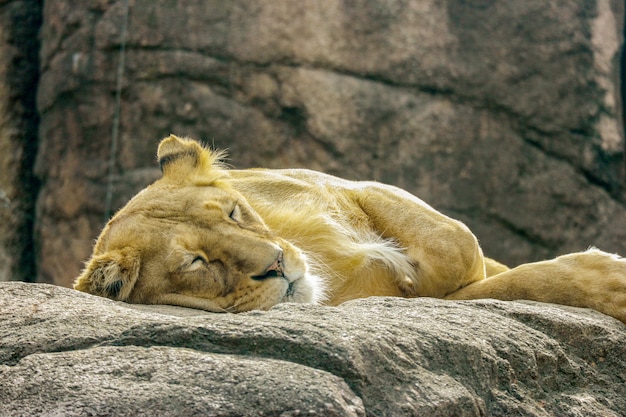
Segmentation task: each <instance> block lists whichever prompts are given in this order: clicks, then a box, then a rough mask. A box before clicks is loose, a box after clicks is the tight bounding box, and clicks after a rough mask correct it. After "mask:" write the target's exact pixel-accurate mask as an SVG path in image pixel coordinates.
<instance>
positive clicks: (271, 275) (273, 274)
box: [252, 269, 285, 281]
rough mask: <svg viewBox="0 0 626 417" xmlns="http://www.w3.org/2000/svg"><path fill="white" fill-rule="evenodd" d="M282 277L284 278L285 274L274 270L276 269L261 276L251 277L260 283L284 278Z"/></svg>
mask: <svg viewBox="0 0 626 417" xmlns="http://www.w3.org/2000/svg"><path fill="white" fill-rule="evenodd" d="M284 277H285V274H283V271H281V270H276V269H271V270H269V271H267V272H266V273H265V274H263V275H255V276H253V277H252V279H256V280H258V281H261V280H264V279H269V278H284Z"/></svg>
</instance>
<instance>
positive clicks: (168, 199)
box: [74, 135, 626, 322]
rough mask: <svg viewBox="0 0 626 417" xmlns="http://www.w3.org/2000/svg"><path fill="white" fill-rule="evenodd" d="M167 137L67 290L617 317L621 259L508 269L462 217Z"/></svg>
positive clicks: (623, 298)
mask: <svg viewBox="0 0 626 417" xmlns="http://www.w3.org/2000/svg"><path fill="white" fill-rule="evenodd" d="M221 156H222V155H221V154H219V153H216V152H214V151H211V150H209V149H206V148H203V147H202V146H200V145H199V144H198V143H197V142H195V141H193V140H190V139H181V138H178V137H176V136H173V135H172V136H170V137H168V138H166V139H164V140H163V141H162V142H161V144H160V146H159V150H158V157H159V162H160V163H161V167H162V170H163V177H162V178H161V179H160V180H158V181H156V182H155V183H154V184H152V185H150V186H149V187H147V188H146V189H145V190H143V191H142V192H140V193H139V194H137V195H136V196H135V197H134V198H133V199H132V200H131V201H130V202H129V203H128V204H127V205H126V206H125V207H124V208H122V209H121V210H120V211H119V212H118V213H117V214H116V215H115V216H114V217H113V218H112V219H111V221H109V223H108V224H107V225H106V226H105V228H104V230H103V231H102V233H101V234H100V237H99V238H98V241H97V243H96V246H95V248H94V253H93V255H92V257H91V259H90V260H89V261H88V262H87V264H86V268H85V270H84V271H83V272H82V274H81V275H80V276H79V277H78V278H77V280H76V283H75V285H74V287H75V288H76V289H78V290H81V291H86V292H89V293H92V294H96V295H100V296H104V297H109V298H113V299H116V300H123V301H128V302H132V303H150V304H174V305H181V306H186V307H193V308H201V309H206V310H209V311H232V312H239V311H247V310H252V309H268V308H270V307H272V306H273V305H275V304H277V303H280V302H289V301H293V302H311V303H325V304H330V305H336V304H340V303H342V302H344V301H347V300H351V299H354V298H360V297H369V296H376V295H380V296H403V297H418V296H429V297H439V298H448V299H474V298H498V299H501V300H515V299H529V300H536V301H545V302H553V303H560V304H566V305H573V306H581V307H590V308H594V309H596V310H598V311H601V312H604V313H606V314H609V315H611V316H613V317H616V318H618V319H620V320H621V321H623V322H626V261H625V260H624V259H622V258H619V257H618V256H615V255H609V254H606V253H604V252H601V251H598V250H592V251H588V252H583V253H576V254H570V255H566V256H562V257H559V258H556V259H554V260H551V261H544V262H537V263H533V264H527V265H522V266H519V267H517V268H515V269H511V270H509V269H508V268H507V267H506V266H504V265H502V264H500V263H498V262H496V261H494V260H492V259H489V258H485V257H484V256H483V254H482V251H481V249H480V246H479V244H478V241H477V240H476V238H475V237H474V235H473V234H472V233H471V232H470V230H469V229H468V228H467V227H466V226H465V225H463V224H462V223H460V222H458V221H456V220H453V219H451V218H449V217H446V216H444V215H443V214H441V213H439V212H437V211H436V210H434V209H433V208H432V207H430V206H428V205H427V204H426V203H424V202H423V201H421V200H419V199H418V198H417V197H415V196H413V195H411V194H409V193H407V192H406V191H403V190H401V189H398V188H396V187H392V186H389V185H384V184H380V183H376V182H354V181H347V180H343V179H340V178H336V177H333V176H330V175H326V174H322V173H320V172H315V171H308V170H259V169H257V170H227V169H225V168H224V167H223V166H221V165H220V164H219V159H220V157H221Z"/></svg>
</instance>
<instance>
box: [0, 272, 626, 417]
mask: <svg viewBox="0 0 626 417" xmlns="http://www.w3.org/2000/svg"><path fill="white" fill-rule="evenodd" d="M0 333H1V334H2V335H3V337H2V338H1V339H0V397H1V398H0V400H1V401H0V414H1V415H7V416H22V415H23V416H26V415H28V416H34V415H46V416H49V415H64V416H75V415H76V416H77V415H94V416H98V415H102V416H104V415H145V416H148V415H150V416H165V415H167V416H174V415H188V416H189V415H191V416H194V415H216V416H235V415H241V416H252V415H255V416H256V415H276V416H278V415H285V416H287V415H293V416H295V415H329V416H332V415H337V416H350V415H355V416H359V415H360V416H363V415H372V416H374V415H389V416H392V415H393V416H403V415H404V416H417V415H429V416H483V415H519V416H550V415H559V416H579V415H585V416H603V417H604V416H620V415H622V413H623V410H624V409H626V381H625V379H624V375H626V326H624V325H623V324H622V323H621V322H619V321H617V320H614V319H612V318H610V317H607V316H603V315H602V314H600V313H597V312H594V311H591V310H584V309H577V308H571V307H560V306H555V305H549V304H540V303H531V302H500V301H494V300H484V301H463V302H452V301H443V300H435V299H429V298H421V299H412V300H409V299H394V298H370V299H365V300H358V301H353V302H349V303H346V304H343V305H341V306H339V307H321V306H313V305H297V304H284V305H279V306H278V307H276V308H274V309H272V310H271V311H268V312H259V311H255V312H250V313H243V314H237V315H232V314H213V313H207V312H203V311H198V310H190V309H184V308H179V307H172V306H145V305H129V304H123V303H116V302H113V301H110V300H108V299H103V298H98V297H94V296H90V295H87V294H84V293H79V292H76V291H73V290H70V289H65V288H61V287H56V286H49V285H45V284H23V283H4V284H0Z"/></svg>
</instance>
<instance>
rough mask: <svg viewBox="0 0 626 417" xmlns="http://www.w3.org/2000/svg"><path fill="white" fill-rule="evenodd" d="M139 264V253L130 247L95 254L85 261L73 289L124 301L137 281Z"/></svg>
mask: <svg viewBox="0 0 626 417" xmlns="http://www.w3.org/2000/svg"><path fill="white" fill-rule="evenodd" d="M140 265H141V262H140V257H139V254H138V253H137V252H135V251H134V250H131V249H122V250H116V251H111V252H106V253H104V254H102V255H96V256H94V257H92V258H91V259H90V260H89V262H87V265H86V267H85V269H84V270H83V272H82V273H81V274H80V276H79V277H78V278H77V279H76V282H75V283H74V289H76V290H78V291H83V292H87V293H90V294H94V295H99V296H101V297H107V298H111V299H113V300H119V301H125V300H126V299H128V297H129V296H130V293H131V291H132V290H133V288H134V286H135V283H136V282H137V277H138V276H139V268H140Z"/></svg>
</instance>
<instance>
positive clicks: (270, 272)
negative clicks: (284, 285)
mask: <svg viewBox="0 0 626 417" xmlns="http://www.w3.org/2000/svg"><path fill="white" fill-rule="evenodd" d="M283 276H284V275H283V251H282V250H281V251H280V252H278V256H277V257H276V259H275V260H274V262H273V263H272V264H271V265H270V266H268V267H267V269H266V270H265V272H264V273H263V275H255V276H253V277H252V279H257V280H261V279H267V278H277V277H280V278H282V277H283Z"/></svg>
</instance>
